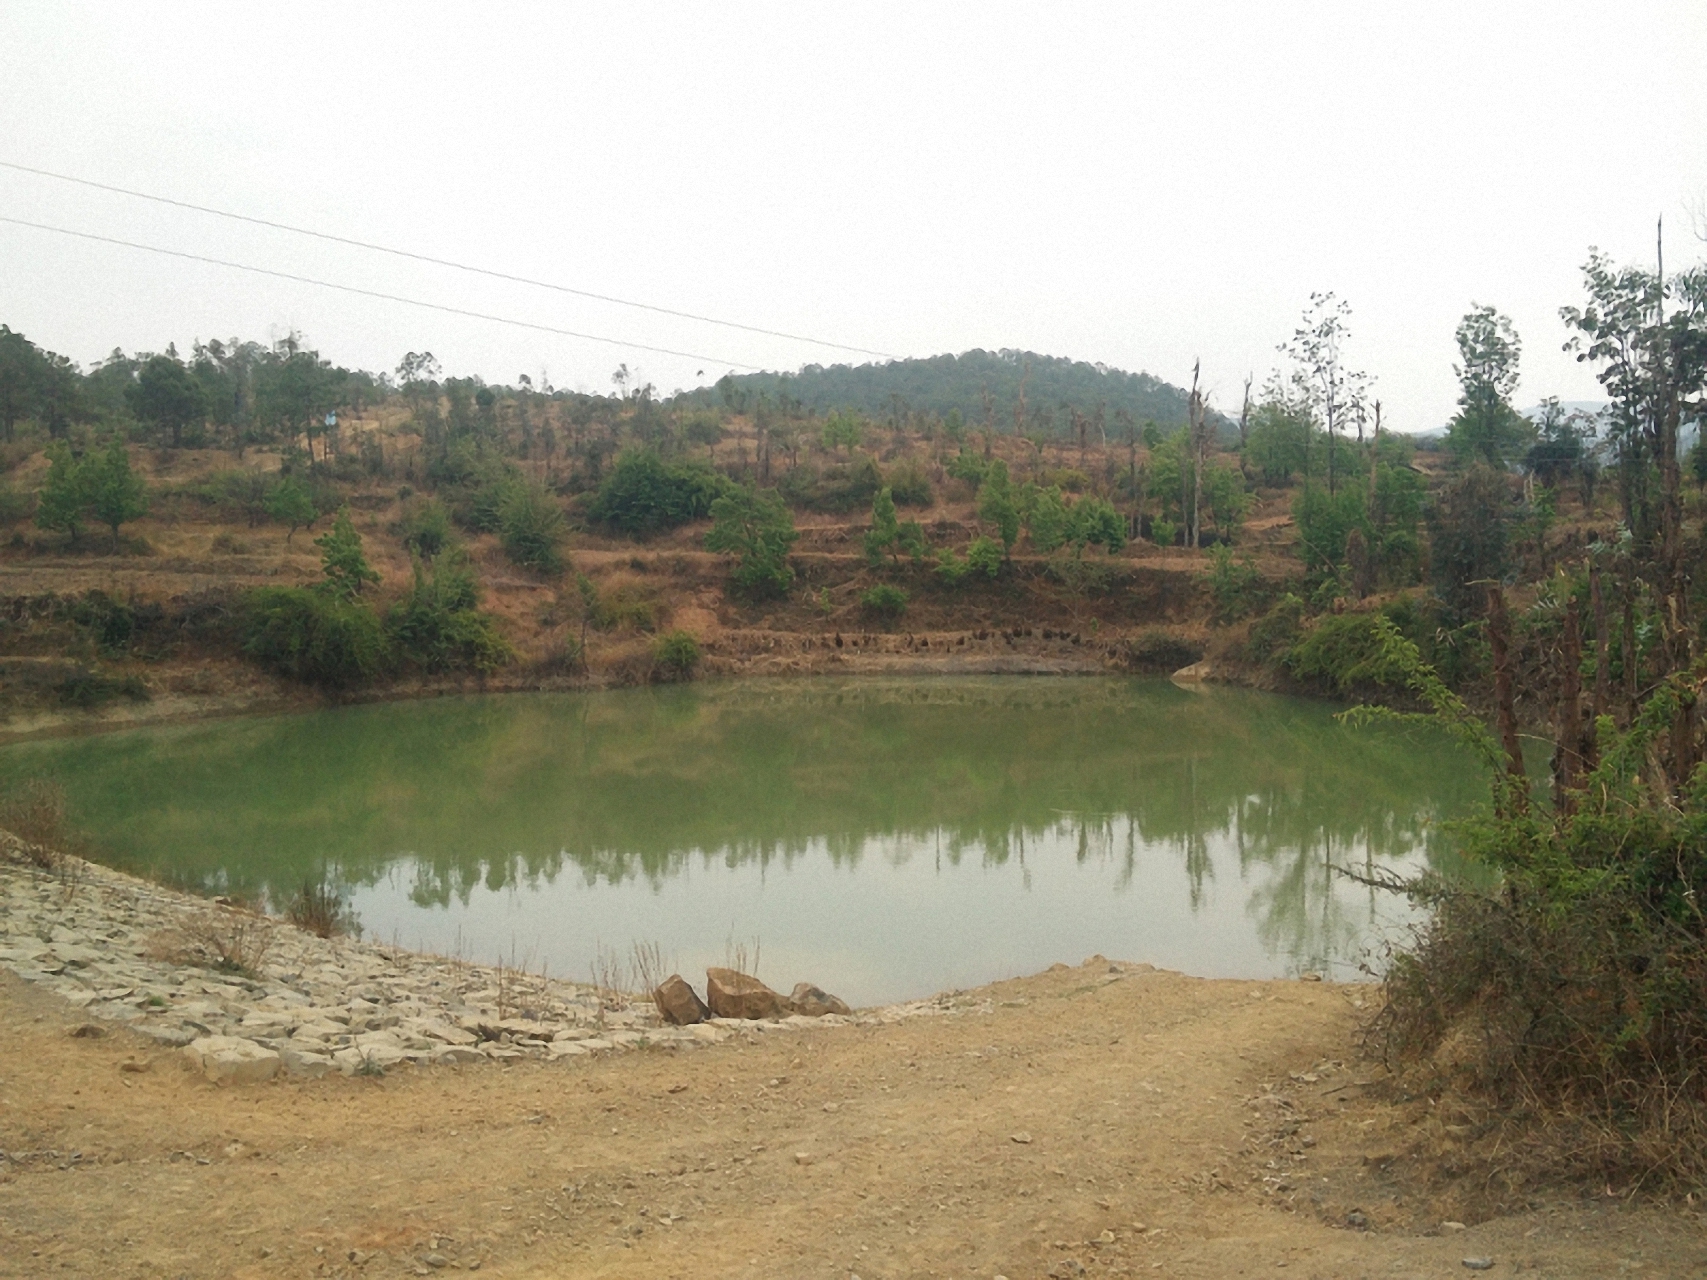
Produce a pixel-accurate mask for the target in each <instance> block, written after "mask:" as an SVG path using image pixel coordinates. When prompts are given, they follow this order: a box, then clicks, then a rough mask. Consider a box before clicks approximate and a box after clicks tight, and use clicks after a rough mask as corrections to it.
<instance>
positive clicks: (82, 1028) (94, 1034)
mask: <svg viewBox="0 0 1707 1280" xmlns="http://www.w3.org/2000/svg"><path fill="white" fill-rule="evenodd" d="M106 1034H107V1029H106V1028H105V1027H102V1026H98V1025H96V1024H95V1023H93V1022H80V1023H78V1024H77V1025H76V1026H75V1027H72V1028H71V1030H70V1031H68V1032H66V1035H68V1036H71V1037H72V1038H73V1039H76V1040H99V1039H100V1038H101V1037H102V1036H104V1035H106Z"/></svg>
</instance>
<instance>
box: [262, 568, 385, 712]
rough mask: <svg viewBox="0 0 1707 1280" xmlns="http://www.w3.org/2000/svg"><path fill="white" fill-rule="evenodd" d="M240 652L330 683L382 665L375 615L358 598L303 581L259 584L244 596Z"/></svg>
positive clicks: (310, 680) (342, 683)
mask: <svg viewBox="0 0 1707 1280" xmlns="http://www.w3.org/2000/svg"><path fill="white" fill-rule="evenodd" d="M242 635H243V642H242V643H243V652H244V653H246V654H247V655H248V656H249V657H251V658H253V659H254V660H255V661H257V662H259V663H260V664H261V665H262V666H264V667H267V668H268V669H270V670H272V671H276V672H277V673H278V674H280V675H282V676H286V677H288V678H290V679H292V680H301V681H303V682H304V683H307V684H316V685H321V686H324V687H326V688H330V689H345V688H352V687H355V686H357V685H362V684H366V683H368V682H369V681H371V680H373V679H374V678H375V677H376V676H378V675H379V674H380V673H381V672H382V671H384V669H385V667H386V663H387V661H388V659H389V656H390V654H389V649H388V646H387V643H386V637H385V631H384V629H383V628H382V627H381V626H380V622H379V617H378V615H377V614H375V613H374V611H373V610H372V609H371V608H369V607H368V606H367V605H366V604H364V603H362V602H361V601H360V600H353V599H348V598H345V597H343V596H339V595H336V594H333V593H331V592H323V591H313V590H309V589H308V588H305V587H257V588H255V589H254V590H252V591H250V592H249V593H248V594H247V595H246V596H245V597H244V602H243V624H242Z"/></svg>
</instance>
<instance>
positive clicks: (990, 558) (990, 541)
mask: <svg viewBox="0 0 1707 1280" xmlns="http://www.w3.org/2000/svg"><path fill="white" fill-rule="evenodd" d="M1005 558H1006V556H1005V554H1004V552H1003V550H1002V544H1001V543H999V542H997V541H996V540H995V539H994V538H985V537H977V538H974V539H972V545H971V546H969V547H967V548H966V563H967V564H968V565H970V566H971V568H972V569H973V570H974V571H975V572H978V573H981V574H983V575H984V576H985V577H986V578H993V577H995V576H996V575H997V574H998V573H1000V572H1001V571H1002V561H1003V560H1004V559H1005Z"/></svg>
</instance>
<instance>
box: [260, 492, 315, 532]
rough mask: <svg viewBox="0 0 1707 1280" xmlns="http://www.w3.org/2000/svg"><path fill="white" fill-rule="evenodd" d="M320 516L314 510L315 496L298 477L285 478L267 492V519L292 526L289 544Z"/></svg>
mask: <svg viewBox="0 0 1707 1280" xmlns="http://www.w3.org/2000/svg"><path fill="white" fill-rule="evenodd" d="M318 514H319V513H318V512H317V511H315V509H314V495H313V494H311V493H310V492H309V491H308V486H307V485H305V484H304V483H303V482H302V481H301V480H300V479H298V478H297V477H296V476H285V477H284V478H283V479H282V480H280V481H279V482H278V483H277V484H275V485H274V486H273V487H272V488H271V489H269V490H267V517H268V519H271V520H276V521H278V523H280V524H283V525H289V526H290V532H289V533H287V534H285V542H286V543H287V544H288V543H289V542H290V540H291V539H292V538H294V537H295V536H296V531H297V530H298V529H306V528H308V527H309V526H310V525H312V524H313V523H314V518H315V516H317V515H318Z"/></svg>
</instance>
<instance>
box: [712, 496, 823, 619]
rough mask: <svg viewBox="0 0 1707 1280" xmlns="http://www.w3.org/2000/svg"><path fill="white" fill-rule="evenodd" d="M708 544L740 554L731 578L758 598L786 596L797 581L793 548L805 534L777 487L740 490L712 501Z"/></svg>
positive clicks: (736, 585)
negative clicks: (791, 554)
mask: <svg viewBox="0 0 1707 1280" xmlns="http://www.w3.org/2000/svg"><path fill="white" fill-rule="evenodd" d="M711 518H712V520H713V522H714V523H713V524H712V526H711V532H710V533H708V534H706V535H705V545H706V549H707V550H709V551H725V552H730V553H732V554H734V555H737V556H739V557H740V561H739V563H737V565H736V566H735V572H734V573H732V574H731V575H730V582H731V583H732V584H733V585H734V586H735V587H736V589H737V590H740V591H743V592H746V593H747V594H748V595H752V596H756V597H761V598H762V597H766V596H780V595H782V594H784V593H786V592H787V590H788V588H789V587H790V586H791V585H792V584H793V582H794V570H793V569H791V568H790V567H789V564H788V549H789V548H790V547H792V546H793V545H794V542H795V539H796V538H798V537H799V536H800V535H799V534H798V533H796V532H795V529H794V517H793V515H791V514H790V513H789V510H788V508H787V507H786V506H784V505H783V502H782V499H781V498H779V497H778V496H777V495H776V494H775V493H774V492H765V493H760V492H758V491H757V490H753V489H737V490H735V491H734V492H732V493H730V494H728V495H726V496H724V497H721V498H719V499H718V500H717V501H716V502H714V503H712V504H711Z"/></svg>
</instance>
